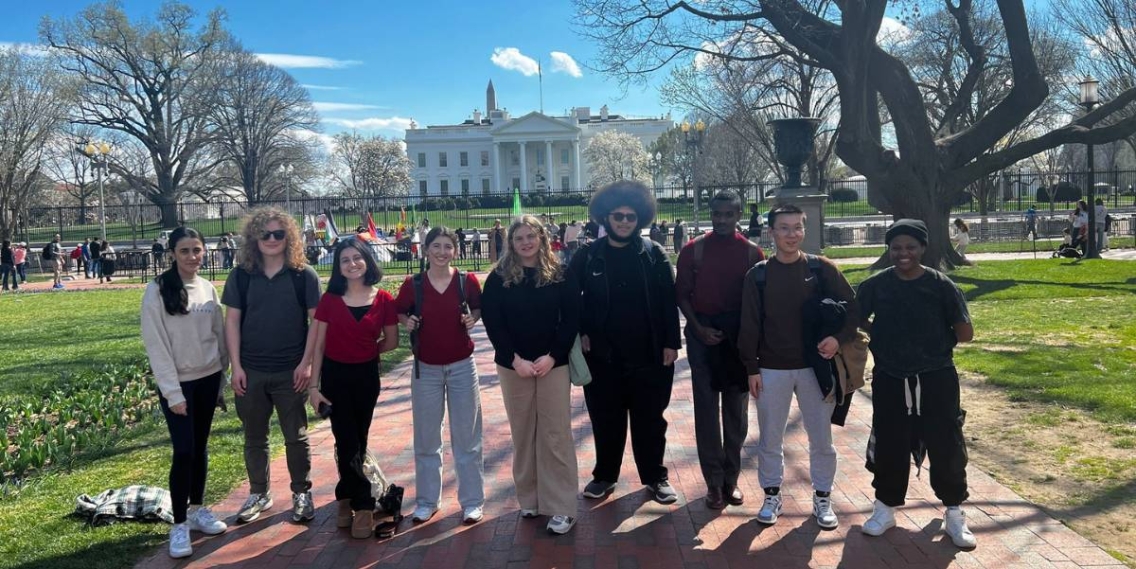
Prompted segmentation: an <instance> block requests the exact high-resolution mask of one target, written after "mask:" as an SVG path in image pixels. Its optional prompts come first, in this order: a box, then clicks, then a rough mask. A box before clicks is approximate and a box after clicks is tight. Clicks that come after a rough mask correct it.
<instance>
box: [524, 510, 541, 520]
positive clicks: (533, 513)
mask: <svg viewBox="0 0 1136 569" xmlns="http://www.w3.org/2000/svg"><path fill="white" fill-rule="evenodd" d="M538 516H540V514H539V513H537V511H536V510H523V509H522V510H521V517H522V518H525V519H532V518H535V517H538Z"/></svg>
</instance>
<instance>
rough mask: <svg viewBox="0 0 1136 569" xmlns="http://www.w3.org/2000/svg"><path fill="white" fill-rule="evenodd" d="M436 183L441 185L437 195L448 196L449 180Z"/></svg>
mask: <svg viewBox="0 0 1136 569" xmlns="http://www.w3.org/2000/svg"><path fill="white" fill-rule="evenodd" d="M438 183H439V184H441V186H440V187H439V190H440V192H439V193H441V194H442V195H443V196H448V195H450V181H449V180H440V181H439V182H438Z"/></svg>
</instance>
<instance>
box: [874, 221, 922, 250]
mask: <svg viewBox="0 0 1136 569" xmlns="http://www.w3.org/2000/svg"><path fill="white" fill-rule="evenodd" d="M896 235H910V236H912V237H914V238H915V239H917V240H918V241H919V242H920V243H922V244H923V246H924V247H925V246H927V224H926V223H923V221H922V220H920V219H900V220H897V221H896V222H895V223H893V224H891V227H889V228H888V230H887V233H885V234H884V243H885V244H888V245H890V244H891V240H892V239H895V236H896Z"/></svg>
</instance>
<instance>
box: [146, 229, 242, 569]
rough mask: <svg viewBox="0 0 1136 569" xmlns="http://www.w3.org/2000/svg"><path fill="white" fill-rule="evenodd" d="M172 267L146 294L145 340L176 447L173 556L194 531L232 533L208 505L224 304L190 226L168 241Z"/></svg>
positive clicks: (223, 353)
mask: <svg viewBox="0 0 1136 569" xmlns="http://www.w3.org/2000/svg"><path fill="white" fill-rule="evenodd" d="M170 251H171V252H172V253H173V258H174V260H173V263H172V265H171V266H170V268H169V269H167V270H166V271H165V272H163V273H162V274H160V275H158V277H157V278H155V279H154V280H153V281H152V282H150V284H149V285H147V286H146V292H145V293H143V295H142V340H143V343H144V344H145V346H146V354H147V355H148V356H149V358H150V368H151V369H152V370H154V382H155V383H156V384H157V385H158V392H159V394H160V396H159V399H158V400H159V403H160V404H161V406H162V414H163V415H164V416H165V418H166V427H167V428H168V429H169V432H170V442H171V443H172V444H173V449H174V453H173V461H172V462H171V463H170V478H169V482H170V499H171V501H172V503H173V510H174V511H173V515H174V527H173V528H172V529H171V530H170V546H169V553H170V557H173V558H175V559H176V558H181V557H189V556H190V555H193V545H192V543H191V542H190V538H189V532H190V530H193V531H199V532H202V533H204V534H207V535H217V534H220V533H224V531H225V529H226V528H227V527H228V526H226V525H225V523H224V522H222V521H220V520H218V519H217V518H215V517H214V516H213V513H212V512H210V511H209V508H207V507H205V506H204V500H205V479H206V474H207V473H208V471H209V451H208V443H209V433H210V431H211V430H212V427H213V410H214V409H216V403H217V397H218V395H219V394H220V392H221V378H222V374H223V373H224V371H225V370H226V369H227V368H228V367H229V352H228V348H227V347H226V345H225V326H224V320H223V319H222V316H221V298H220V297H219V296H218V295H217V289H215V288H214V287H213V285H212V283H210V282H209V281H208V280H206V279H204V278H202V277H201V276H200V275H199V274H198V269H199V268H200V267H201V260H202V257H203V256H204V254H205V244H204V238H203V237H202V236H201V234H200V233H198V232H197V231H195V230H193V229H190V228H188V227H179V228H177V229H175V230H174V231H173V233H171V234H170Z"/></svg>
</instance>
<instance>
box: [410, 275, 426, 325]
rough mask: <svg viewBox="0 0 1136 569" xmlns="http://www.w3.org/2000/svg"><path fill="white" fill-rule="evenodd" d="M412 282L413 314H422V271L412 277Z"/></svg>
mask: <svg viewBox="0 0 1136 569" xmlns="http://www.w3.org/2000/svg"><path fill="white" fill-rule="evenodd" d="M410 283H411V284H412V285H414V308H412V309H411V313H410V315H411V316H419V317H421V316H422V297H423V294H424V293H423V289H422V273H415V274H414V276H413V277H410Z"/></svg>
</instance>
